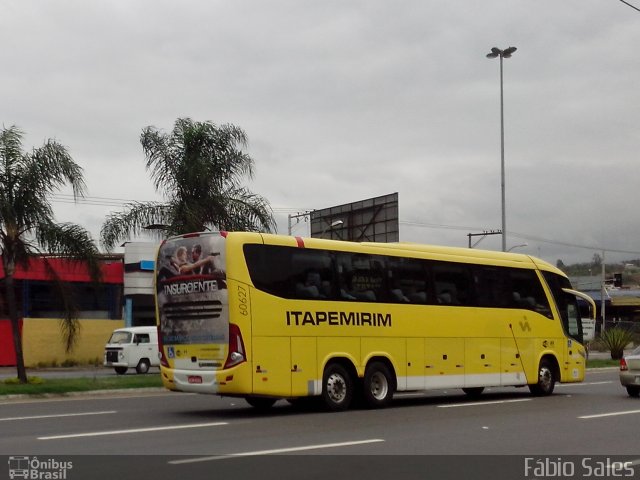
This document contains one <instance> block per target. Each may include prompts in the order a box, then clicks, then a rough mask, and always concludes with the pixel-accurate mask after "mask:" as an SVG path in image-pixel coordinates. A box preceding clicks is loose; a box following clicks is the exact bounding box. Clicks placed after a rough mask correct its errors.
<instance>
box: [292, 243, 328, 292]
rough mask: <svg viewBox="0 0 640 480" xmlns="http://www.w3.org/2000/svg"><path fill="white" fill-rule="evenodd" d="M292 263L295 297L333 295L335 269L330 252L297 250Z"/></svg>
mask: <svg viewBox="0 0 640 480" xmlns="http://www.w3.org/2000/svg"><path fill="white" fill-rule="evenodd" d="M291 264H292V273H293V275H292V277H291V280H292V282H293V292H294V298H301V299H305V298H306V299H330V298H331V297H332V296H333V285H332V280H333V269H332V261H331V256H330V254H329V252H327V251H323V250H306V251H297V252H295V253H294V255H293V257H292V262H291Z"/></svg>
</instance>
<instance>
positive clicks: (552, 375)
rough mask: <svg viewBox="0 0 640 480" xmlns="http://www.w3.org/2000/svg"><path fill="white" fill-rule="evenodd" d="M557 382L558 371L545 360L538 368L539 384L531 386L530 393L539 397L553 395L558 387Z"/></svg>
mask: <svg viewBox="0 0 640 480" xmlns="http://www.w3.org/2000/svg"><path fill="white" fill-rule="evenodd" d="M556 381H557V378H556V369H555V368H554V365H553V363H552V362H551V361H550V360H548V359H546V358H543V359H542V361H541V362H540V366H539V367H538V382H537V383H535V384H533V385H529V391H531V393H532V394H534V395H535V396H538V397H541V396H545V395H551V394H552V393H553V389H554V388H555V386H556Z"/></svg>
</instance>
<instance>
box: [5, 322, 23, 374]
mask: <svg viewBox="0 0 640 480" xmlns="http://www.w3.org/2000/svg"><path fill="white" fill-rule="evenodd" d="M20 332H22V320H20ZM15 364H16V351H15V349H14V348H13V333H12V332H11V322H10V321H9V320H8V319H4V318H0V367H7V366H9V367H13V366H15Z"/></svg>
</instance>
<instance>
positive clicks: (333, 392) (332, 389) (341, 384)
mask: <svg viewBox="0 0 640 480" xmlns="http://www.w3.org/2000/svg"><path fill="white" fill-rule="evenodd" d="M327 394H328V395H329V398H330V399H331V401H333V402H335V403H340V402H342V401H344V399H345V397H346V396H347V384H346V382H345V379H344V378H342V375H338V374H337V373H333V374H331V375H329V378H327Z"/></svg>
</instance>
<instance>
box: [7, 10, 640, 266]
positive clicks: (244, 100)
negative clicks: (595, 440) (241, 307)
mask: <svg viewBox="0 0 640 480" xmlns="http://www.w3.org/2000/svg"><path fill="white" fill-rule="evenodd" d="M2 7H3V12H4V14H3V16H2V18H0V40H1V41H2V44H3V45H4V48H3V49H2V51H0V61H2V64H3V65H8V66H10V68H5V69H3V72H2V73H1V74H0V88H1V90H2V92H3V93H4V95H3V109H2V122H3V123H4V124H5V125H11V124H17V125H19V126H20V127H21V128H23V129H24V130H25V131H26V132H27V142H28V143H30V144H32V145H39V144H40V143H42V141H44V139H46V138H49V137H55V138H56V139H58V140H59V141H61V142H62V143H63V144H65V145H67V146H68V147H69V148H70V151H71V152H72V154H73V156H74V158H75V159H76V160H77V161H78V163H80V164H81V165H82V166H83V168H84V169H85V173H86V180H87V184H88V187H89V195H90V196H91V197H95V198H112V199H122V200H126V199H135V200H153V199H158V198H159V197H158V195H157V194H156V193H155V192H154V190H153V187H152V184H151V181H150V179H149V175H148V174H147V172H145V169H144V159H143V155H142V149H141V147H140V144H139V135H140V132H141V130H142V128H143V127H145V126H147V125H154V126H156V127H158V128H162V129H165V130H170V129H171V128H172V126H173V122H174V121H175V119H176V118H178V117H182V116H190V117H192V118H194V119H196V120H211V121H213V122H215V123H219V124H221V123H233V124H236V125H238V126H241V127H242V128H243V129H245V131H246V132H247V134H248V135H249V138H250V147H249V151H250V153H251V155H252V156H253V158H254V159H255V161H256V176H255V178H254V180H253V181H252V182H251V183H250V186H251V188H252V189H253V190H254V191H255V192H256V193H259V194H261V195H263V196H265V197H266V198H268V199H269V200H270V201H271V203H272V205H273V206H274V208H275V213H276V215H277V219H278V225H279V230H280V232H281V233H285V232H286V226H287V215H289V214H291V213H294V212H296V211H301V210H305V209H313V208H325V207H328V206H332V205H337V204H342V203H347V202H351V201H357V200H360V199H363V198H369V197H373V196H378V195H384V194H387V193H392V192H396V191H397V192H399V195H400V220H401V225H400V236H401V239H404V240H411V241H421V242H425V243H444V244H451V245H462V246H464V245H467V241H468V238H467V233H469V231H470V230H472V229H480V230H482V229H498V228H500V216H501V213H500V110H499V93H500V92H499V64H498V60H488V59H487V58H485V54H486V53H487V52H488V51H489V49H490V48H491V47H493V46H497V47H499V48H506V47H507V46H512V45H513V46H516V47H518V51H517V52H516V53H515V54H514V56H513V57H512V58H510V59H508V60H505V62H504V65H503V66H504V94H505V97H504V101H505V164H506V179H507V182H506V188H507V230H508V232H510V236H508V239H511V238H512V239H513V242H517V243H523V242H524V241H526V242H527V243H528V244H529V246H528V247H526V248H520V249H519V251H523V252H528V253H531V254H534V255H541V256H543V257H544V258H545V259H547V260H550V261H552V262H555V260H556V259H557V258H562V259H563V260H564V261H565V263H569V262H571V261H578V260H582V261H588V260H590V259H591V257H592V254H593V251H592V250H589V249H586V248H579V247H570V246H567V245H577V246H589V247H591V246H592V247H593V248H594V249H595V250H601V249H603V248H606V249H609V250H621V251H623V252H620V253H618V254H616V253H614V252H612V253H611V254H610V255H609V257H608V258H617V257H624V258H632V257H634V256H635V257H637V256H640V253H638V255H636V254H635V252H640V245H638V240H637V238H638V233H639V232H638V230H639V226H640V221H639V220H640V219H639V214H638V211H637V209H635V208H634V206H635V204H636V203H637V193H636V192H637V186H636V184H637V182H638V176H637V168H636V167H635V165H636V163H637V155H638V154H637V151H638V143H639V142H640V134H639V133H638V129H637V128H636V125H637V123H638V118H637V115H638V114H637V108H636V106H637V105H638V104H639V103H640V102H639V100H640V99H639V96H640V94H639V93H638V89H637V87H636V85H635V84H636V83H637V82H636V79H637V78H638V77H639V76H640V75H639V74H640V71H639V69H640V63H639V62H637V58H638V57H637V48H636V45H638V44H639V43H640V30H639V29H638V22H639V21H640V14H638V13H637V12H635V11H634V10H632V9H630V8H628V7H625V6H624V5H623V4H619V3H617V2H599V1H596V0H588V1H577V0H570V1H566V2H560V3H558V2H552V1H551V0H540V1H538V2H535V3H531V2H524V1H519V0H518V1H514V0H490V1H487V2H463V3H460V2H437V1H431V0H421V1H418V0H407V1H403V2H390V1H386V0H385V1H383V0H374V1H364V0H360V1H353V2H341V1H331V0H330V1H326V2H310V1H298V0H296V1H294V0H274V1H270V2H260V1H258V0H239V1H236V2H222V1H204V0H195V1H192V2H188V4H184V3H179V2H170V1H150V0H143V1H137V2H129V1H125V0H116V1H112V2H108V3H96V2H83V1H69V0H61V1H58V2H55V3H47V2H34V1H26V2H19V3H16V2H7V1H4V2H3V5H2ZM95 203H99V202H94V204H92V205H90V204H87V203H82V204H79V205H77V206H72V205H70V204H68V203H59V202H56V204H55V207H56V212H57V214H58V217H59V218H60V219H61V220H69V219H71V220H74V221H78V222H81V223H82V224H83V225H85V226H86V227H87V228H89V229H90V230H91V231H92V232H94V234H95V235H97V232H98V231H99V228H100V225H101V223H102V221H103V220H104V216H105V215H106V214H108V213H109V211H112V210H118V208H117V207H114V206H113V205H105V204H104V203H108V202H106V201H103V202H102V203H103V205H96V204H95ZM112 203H113V202H112ZM116 204H117V202H116ZM303 227H304V224H301V225H298V226H297V227H296V228H298V229H302V228H303ZM301 233H302V234H304V231H302V232H301ZM479 246H482V247H485V248H496V249H499V248H500V242H499V238H497V236H496V238H493V237H492V238H487V239H485V240H483V241H482V243H480V244H479ZM627 252H628V253H627Z"/></svg>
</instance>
